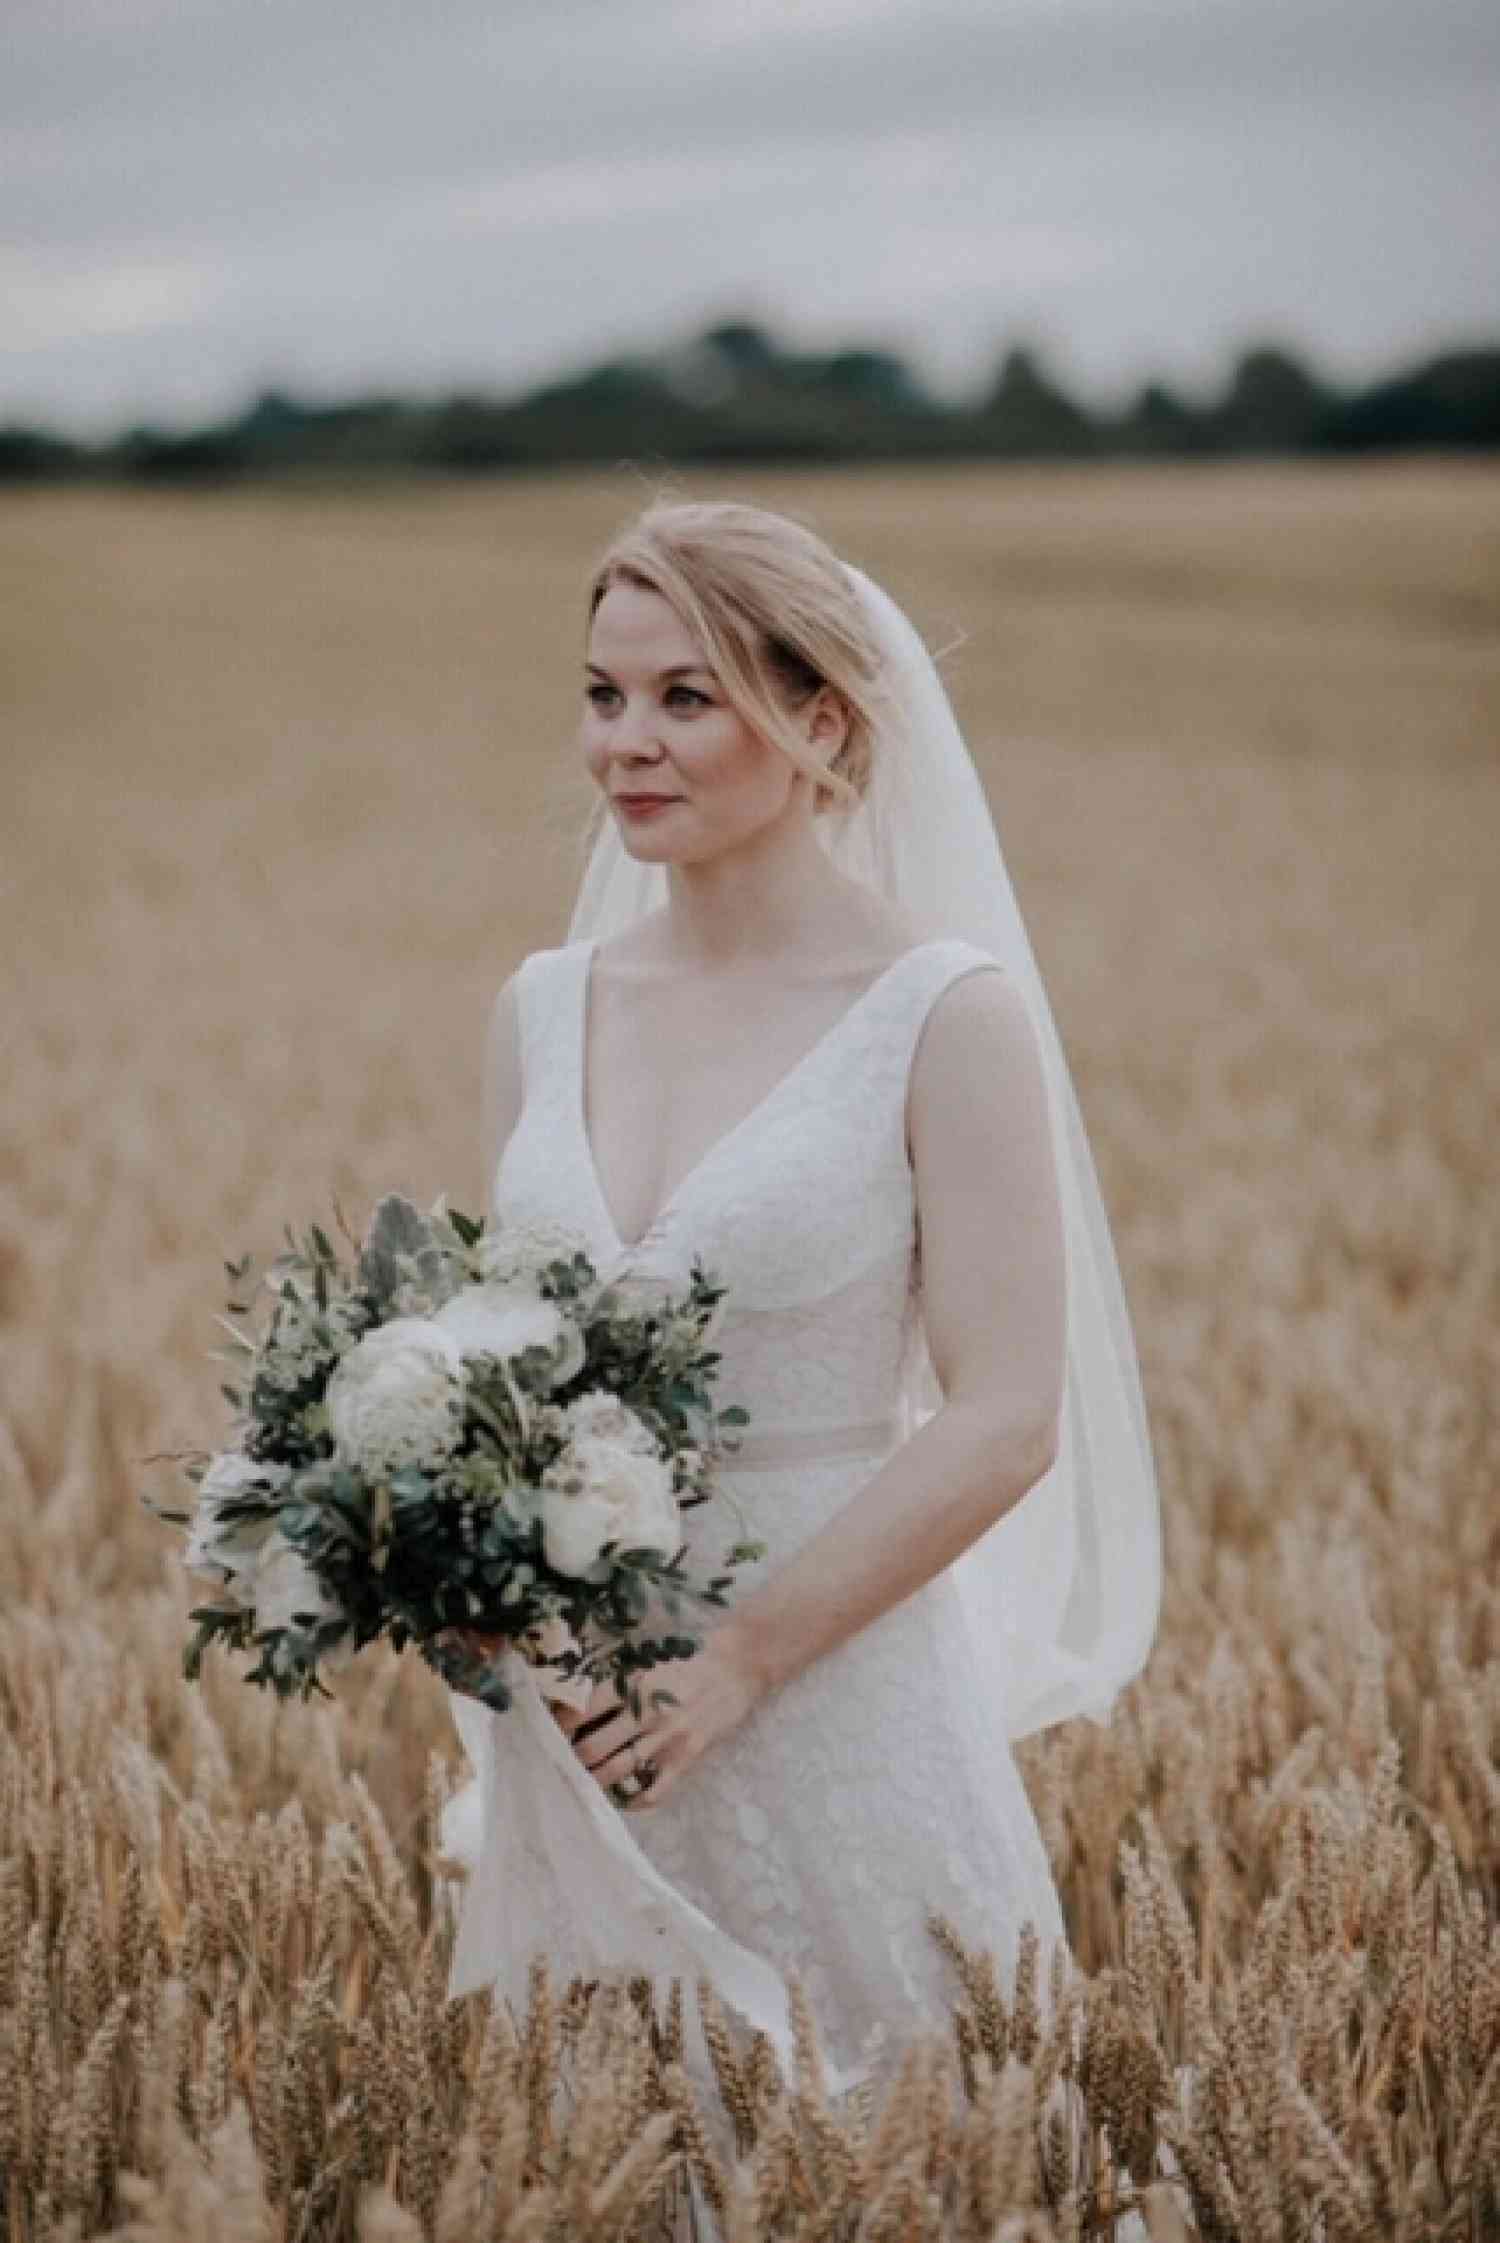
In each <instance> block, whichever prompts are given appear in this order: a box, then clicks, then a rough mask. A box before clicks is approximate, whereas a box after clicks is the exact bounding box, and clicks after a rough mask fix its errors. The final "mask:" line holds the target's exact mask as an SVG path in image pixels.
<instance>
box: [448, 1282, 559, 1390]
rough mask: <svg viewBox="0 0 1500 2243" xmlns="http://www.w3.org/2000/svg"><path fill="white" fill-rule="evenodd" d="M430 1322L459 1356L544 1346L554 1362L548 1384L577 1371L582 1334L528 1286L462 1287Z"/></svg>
mask: <svg viewBox="0 0 1500 2243" xmlns="http://www.w3.org/2000/svg"><path fill="white" fill-rule="evenodd" d="M433 1322H434V1323H436V1324H441V1325H442V1327H443V1329H444V1331H445V1332H449V1333H451V1334H452V1336H453V1338H454V1339H456V1340H457V1342H458V1344H459V1346H460V1347H461V1348H462V1349H463V1352H464V1353H465V1355H479V1354H484V1355H500V1356H511V1355H519V1354H520V1352H521V1350H522V1348H524V1347H542V1348H546V1349H547V1350H548V1352H549V1353H550V1354H552V1355H553V1356H554V1358H555V1360H554V1362H553V1364H552V1367H551V1382H552V1384H553V1385H554V1386H562V1385H564V1384H566V1382H567V1381H568V1380H569V1379H571V1378H576V1377H577V1376H578V1373H579V1372H580V1371H581V1370H582V1369H583V1366H584V1363H585V1361H586V1359H587V1351H586V1350H585V1347H584V1343H583V1334H582V1333H581V1332H580V1331H579V1329H578V1327H577V1325H576V1324H575V1323H574V1322H573V1320H572V1318H571V1317H570V1316H567V1315H565V1314H564V1313H563V1311H562V1310H561V1309H560V1308H559V1307H558V1305H557V1303H556V1302H555V1301H548V1300H544V1299H543V1298H542V1295H541V1294H540V1293H538V1292H537V1291H536V1290H535V1289H534V1287H532V1286H530V1285H524V1284H521V1283H519V1282H517V1283H514V1284H492V1285H465V1286H463V1287H462V1288H461V1290H460V1291H458V1292H457V1293H455V1294H454V1295H453V1296H452V1298H451V1299H449V1300H446V1301H445V1302H444V1303H443V1305H442V1307H441V1308H440V1309H439V1310H438V1312H437V1314H436V1316H435V1317H434V1318H433Z"/></svg>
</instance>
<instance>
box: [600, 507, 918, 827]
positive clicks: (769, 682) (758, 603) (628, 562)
mask: <svg viewBox="0 0 1500 2243" xmlns="http://www.w3.org/2000/svg"><path fill="white" fill-rule="evenodd" d="M620 583H625V584H637V585H640V586H641V587H643V588H644V589H645V590H646V591H648V592H657V593H659V594H660V595H661V597H662V598H663V599H664V600H665V601H666V602H667V603H668V605H669V606H670V607H671V608H672V610H673V612H674V613H675V614H676V616H677V617H678V619H679V621H680V622H681V623H683V624H684V625H685V626H686V628H687V629H688V630H689V631H690V632H691V633H692V635H693V637H694V639H695V640H696V641H697V642H698V644H699V646H701V647H702V649H703V653H704V656H705V658H706V660H707V662H708V664H709V667H710V668H711V669H712V670H713V672H714V674H715V676H716V677H717V678H718V680H719V683H720V684H721V686H722V687H723V689H724V692H725V695H726V697H727V698H728V700H729V701H730V702H731V704H732V705H733V707H734V708H735V709H736V710H737V711H738V712H739V714H740V716H742V717H743V718H744V720H745V722H746V723H747V724H749V725H751V726H752V727H753V728H754V730H755V731H756V732H758V733H759V734H760V735H761V736H762V738H764V739H767V740H769V741H771V742H772V743H773V744H774V745H775V746H776V747H779V748H781V749H782V750H783V751H784V753H785V754H786V755H787V756H788V757H789V758H790V759H791V761H792V762H793V763H794V764H796V766H797V768H798V769H799V770H800V771H804V772H806V773H807V775H808V777H809V778H811V779H813V780H814V781H815V782H816V784H815V787H814V793H813V807H814V809H815V810H821V809H822V808H824V806H825V805H826V804H827V803H828V802H830V801H831V802H842V803H844V804H845V805H846V806H851V807H852V805H854V804H855V803H857V802H858V801H859V800H860V799H861V797H862V796H863V794H864V791H865V789H866V787H867V786H868V785H869V781H870V757H871V753H872V749H873V745H874V737H875V719H876V709H877V702H878V695H879V683H880V652H879V649H878V647H877V645H876V643H875V640H874V638H873V636H872V633H871V630H870V626H869V623H868V621H867V620H866V616H865V611H864V608H863V606H862V604H861V602H860V599H859V595H858V593H857V592H856V590H855V587H854V583H853V580H852V578H851V577H850V576H849V574H848V572H847V570H846V569H845V568H844V565H843V563H842V562H841V561H840V559H839V557H838V555H837V554H836V553H835V552H834V551H833V548H832V547H831V546H830V545H827V544H825V542H824V541H823V539H822V538H820V537H819V536H817V535H816V533H815V532H814V531H812V530H809V529H805V528H804V527H803V525H802V524H801V523H800V522H796V521H793V520H792V519H791V517H790V516H789V515H785V514H775V513H772V512H771V511H770V509H769V508H766V507H762V506H746V505H743V504H741V503H739V502H738V501H735V500H730V499H718V500H715V499H698V500H670V499H668V500H663V499H657V500H655V501H653V502H652V504H651V505H649V506H647V507H646V508H645V509H644V511H643V512H642V513H640V514H638V515H637V516H636V517H635V519H634V520H633V521H631V522H629V523H627V524H626V526H625V528H624V529H622V530H620V531H618V532H617V534H616V535H615V536H614V537H613V538H611V540H610V542H609V544H608V545H607V546H606V548H605V550H604V552H603V554H602V555H601V556H600V559H599V561H598V563H597V565H596V567H595V569H594V573H593V577H592V579H591V581H590V585H589V602H588V620H589V621H590V622H591V621H592V620H593V616H594V611H595V609H596V608H597V607H598V605H599V603H600V601H601V600H602V599H603V597H604V595H605V593H606V592H607V591H608V590H609V588H610V586H611V585H612V584H620ZM823 686H831V687H832V688H833V690H834V692H835V693H836V694H837V695H838V697H839V699H840V700H841V701H842V703H843V704H844V708H845V710H846V712H847V716H848V727H847V730H846V733H845V736H844V739H843V742H842V744H841V745H840V747H839V750H838V753H837V754H836V755H835V756H834V757H833V758H832V760H831V761H830V762H829V763H827V764H824V763H822V762H821V761H820V760H819V759H818V757H817V756H816V755H815V754H814V753H813V752H812V750H811V749H810V748H809V747H808V745H807V743H806V741H805V740H804V739H803V737H802V735H801V733H800V732H799V731H798V730H797V728H796V726H795V725H794V724H793V723H792V722H791V720H790V712H791V711H792V710H793V709H796V708H800V707H801V706H803V704H804V703H806V702H807V701H809V700H811V698H812V696H813V695H814V694H815V693H816V692H818V690H819V689H820V688H821V687H823ZM606 815H607V811H606V806H605V804H604V803H603V801H602V800H600V801H597V802H596V803H595V805H594V813H593V815H592V817H591V818H590V821H589V832H588V835H587V840H586V845H589V846H591V845H592V842H593V839H594V837H595V835H596V834H597V832H598V829H599V827H600V825H601V824H602V822H603V819H604V817H605V816H606Z"/></svg>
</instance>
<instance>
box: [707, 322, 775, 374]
mask: <svg viewBox="0 0 1500 2243" xmlns="http://www.w3.org/2000/svg"><path fill="white" fill-rule="evenodd" d="M699 340H700V341H701V342H703V343H705V344H706V345H707V346H708V347H709V348H710V349H711V350H714V351H717V352H718V354H719V356H720V357H721V358H723V359H725V360H727V362H728V363H729V364H730V365H731V366H732V367H734V369H735V370H736V372H738V373H740V374H764V373H767V372H769V371H771V370H772V369H773V368H774V367H775V366H776V364H777V362H778V361H779V360H780V358H781V355H782V353H781V347H780V345H779V344H778V343H777V342H776V340H775V339H774V337H773V336H771V335H769V334H768V333H767V332H766V330H765V328H764V327H758V326H756V325H755V324H754V323H753V322H752V321H750V320H748V319H730V320H724V321H722V322H720V324H719V325H718V326H715V327H705V328H704V330H703V333H702V335H701V336H700V338H699Z"/></svg>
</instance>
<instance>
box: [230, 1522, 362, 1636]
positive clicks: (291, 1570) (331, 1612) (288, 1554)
mask: <svg viewBox="0 0 1500 2243" xmlns="http://www.w3.org/2000/svg"><path fill="white" fill-rule="evenodd" d="M253 1586H254V1592H255V1594H254V1610H255V1626H256V1630H257V1632H258V1633H259V1634H262V1635H263V1634H264V1633H265V1631H266V1630H267V1629H268V1628H292V1627H298V1626H301V1625H304V1624H307V1625H311V1624H312V1623H313V1622H316V1621H319V1620H334V1619H338V1618H340V1617H342V1613H343V1607H342V1605H341V1604H340V1603H339V1601H338V1599H337V1597H335V1596H333V1595H332V1594H331V1593H330V1592H329V1590H328V1589H327V1588H325V1586H324V1584H323V1583H322V1581H321V1580H320V1579H319V1578H318V1575H317V1574H316V1573H315V1572H314V1571H313V1568H312V1567H311V1566H310V1565H309V1564H308V1562H307V1560H306V1559H305V1558H304V1557H303V1555H302V1553H301V1551H300V1550H294V1549H293V1547H292V1545H291V1543H290V1542H288V1541H287V1540H286V1538H285V1536H284V1535H282V1534H281V1533H280V1532H279V1531H277V1532H275V1533H273V1534H272V1535H271V1537H270V1538H269V1539H268V1541H267V1543H266V1546H265V1548H264V1549H263V1551H262V1552H261V1558H260V1564H259V1566H258V1567H257V1568H256V1573H255V1579H254V1584H253ZM299 1616H300V1617H299ZM352 1653H353V1646H352V1644H350V1642H349V1641H348V1638H347V1636H346V1637H345V1639H344V1641H343V1642H342V1643H339V1644H336V1645H335V1646H334V1647H333V1650H332V1651H331V1652H324V1653H323V1654H322V1664H323V1665H325V1666H328V1667H330V1668H337V1667H340V1666H342V1665H344V1664H345V1663H346V1661H347V1660H348V1659H349V1658H350V1657H351V1656H352Z"/></svg>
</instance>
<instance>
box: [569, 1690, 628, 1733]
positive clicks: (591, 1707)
mask: <svg viewBox="0 0 1500 2243" xmlns="http://www.w3.org/2000/svg"><path fill="white" fill-rule="evenodd" d="M624 1711H625V1707H624V1703H623V1701H622V1700H621V1699H620V1698H619V1696H618V1695H617V1694H616V1692H615V1690H614V1687H613V1685H612V1684H610V1683H607V1682H601V1683H597V1684H596V1685H595V1688H594V1695H593V1696H592V1698H590V1700H589V1702H588V1705H587V1706H586V1707H585V1709H584V1712H583V1716H582V1718H581V1720H580V1721H579V1723H578V1736H579V1740H580V1742H581V1741H582V1740H583V1739H584V1738H585V1737H591V1736H593V1735H595V1733H596V1732H597V1731H599V1730H601V1729H602V1728H603V1727H604V1725H605V1723H606V1722H607V1721H608V1720H609V1719H610V1718H611V1716H613V1715H616V1714H619V1715H623V1714H624Z"/></svg>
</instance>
